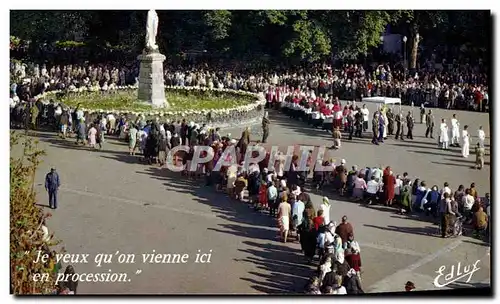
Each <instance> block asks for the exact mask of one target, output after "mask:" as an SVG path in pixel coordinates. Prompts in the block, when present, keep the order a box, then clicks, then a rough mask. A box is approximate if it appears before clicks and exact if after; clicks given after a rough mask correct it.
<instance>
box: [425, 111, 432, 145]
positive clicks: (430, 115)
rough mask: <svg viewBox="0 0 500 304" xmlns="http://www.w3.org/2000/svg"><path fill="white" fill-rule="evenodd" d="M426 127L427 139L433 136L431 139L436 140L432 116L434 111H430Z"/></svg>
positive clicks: (426, 118)
mask: <svg viewBox="0 0 500 304" xmlns="http://www.w3.org/2000/svg"><path fill="white" fill-rule="evenodd" d="M425 125H426V126H427V129H426V130H425V137H426V138H427V137H429V135H430V136H431V138H434V114H432V111H431V110H429V114H427V116H426V117H425Z"/></svg>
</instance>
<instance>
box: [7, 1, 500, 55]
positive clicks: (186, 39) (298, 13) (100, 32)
mask: <svg viewBox="0 0 500 304" xmlns="http://www.w3.org/2000/svg"><path fill="white" fill-rule="evenodd" d="M489 14H490V13H489V12H488V11H423V10H422V11H420V10H419V11H413V10H393V11H376V10H369V11H357V10H343V11H340V10H330V11H327V10H251V11H242V10H236V11H229V10H211V11H202V10H196V11H173V10H172V11H158V15H159V18H160V24H159V29H158V31H159V34H158V39H157V41H158V44H159V46H160V48H161V50H162V52H165V53H167V54H169V55H175V54H178V53H182V52H186V51H189V50H207V51H208V53H210V54H215V55H217V56H229V57H232V58H247V57H249V56H250V57H252V56H253V57H256V58H260V57H262V56H264V55H266V56H271V57H272V58H274V59H277V60H287V59H292V60H300V61H309V62H314V61H317V60H321V59H324V58H328V57H329V56H331V55H335V56H337V57H339V58H355V57H357V56H359V55H362V54H366V53H368V52H370V50H371V49H372V48H373V47H378V46H379V45H380V44H381V41H380V36H381V35H382V34H383V33H384V31H385V29H386V27H387V25H388V24H392V25H394V26H395V28H398V29H399V32H395V33H400V34H403V35H407V36H409V38H410V39H412V37H414V36H416V34H417V33H419V35H420V36H424V37H425V40H424V43H425V42H426V41H429V43H431V42H432V43H438V42H439V43H455V44H456V43H467V44H470V45H472V46H474V47H479V48H486V46H487V45H488V43H487V38H488V35H489V28H490V24H491V20H490V16H489ZM146 15H147V12H146V11H11V35H12V36H16V37H19V38H21V39H22V40H29V41H33V42H36V43H49V44H50V43H54V42H55V41H68V40H75V41H79V42H85V43H86V45H88V47H94V46H96V45H113V46H115V45H121V46H122V48H127V49H128V50H129V51H130V52H131V53H133V54H136V53H137V52H138V51H140V50H141V49H142V47H143V45H144V36H145V34H144V32H145V28H144V27H145V22H146ZM410 45H412V44H410Z"/></svg>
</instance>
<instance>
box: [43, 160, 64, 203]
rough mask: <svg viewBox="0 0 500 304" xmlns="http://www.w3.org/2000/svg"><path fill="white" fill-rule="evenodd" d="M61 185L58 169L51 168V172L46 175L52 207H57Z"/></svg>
mask: <svg viewBox="0 0 500 304" xmlns="http://www.w3.org/2000/svg"><path fill="white" fill-rule="evenodd" d="M60 185H61V183H60V182H59V175H58V174H57V172H56V169H54V168H52V169H50V172H49V173H47V175H45V190H47V192H48V193H49V206H50V208H51V209H57V190H59V186H60Z"/></svg>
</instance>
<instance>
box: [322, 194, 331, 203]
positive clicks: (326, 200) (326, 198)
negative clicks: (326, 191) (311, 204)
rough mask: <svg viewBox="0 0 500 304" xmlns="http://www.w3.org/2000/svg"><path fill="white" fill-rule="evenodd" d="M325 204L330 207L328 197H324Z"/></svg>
mask: <svg viewBox="0 0 500 304" xmlns="http://www.w3.org/2000/svg"><path fill="white" fill-rule="evenodd" d="M323 203H325V204H327V205H330V200H329V199H328V197H326V196H323Z"/></svg>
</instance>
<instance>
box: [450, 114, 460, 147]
mask: <svg viewBox="0 0 500 304" xmlns="http://www.w3.org/2000/svg"><path fill="white" fill-rule="evenodd" d="M459 137H460V123H459V122H458V119H457V114H453V118H452V119H451V145H450V146H452V147H459V146H460V140H459Z"/></svg>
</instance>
